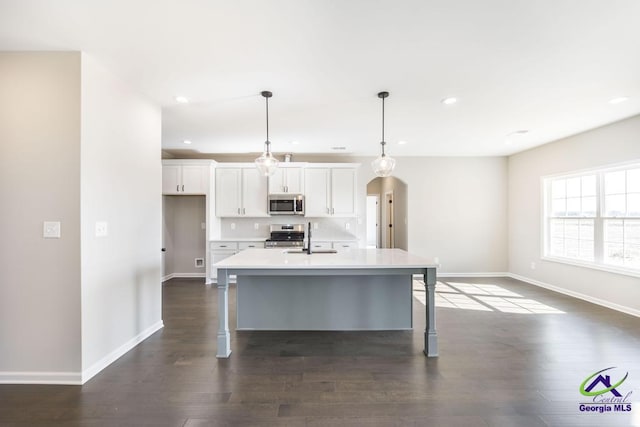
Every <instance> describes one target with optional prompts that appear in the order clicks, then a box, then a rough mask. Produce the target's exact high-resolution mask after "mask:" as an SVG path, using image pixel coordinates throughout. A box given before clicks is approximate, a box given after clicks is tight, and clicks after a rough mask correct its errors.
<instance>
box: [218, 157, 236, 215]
mask: <svg viewBox="0 0 640 427" xmlns="http://www.w3.org/2000/svg"><path fill="white" fill-rule="evenodd" d="M241 192H242V169H236V168H234V169H230V168H220V169H216V216H220V217H225V216H240V215H242V211H241V210H240V206H241V205H242V199H241V197H242V195H241Z"/></svg>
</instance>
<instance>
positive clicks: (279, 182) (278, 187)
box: [269, 168, 285, 194]
mask: <svg viewBox="0 0 640 427" xmlns="http://www.w3.org/2000/svg"><path fill="white" fill-rule="evenodd" d="M284 176H285V169H284V168H278V169H276V173H274V174H273V175H271V176H270V177H269V194H279V193H284V192H285V188H284V185H285V184H284V182H285V181H284V179H285V178H284Z"/></svg>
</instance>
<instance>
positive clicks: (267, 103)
mask: <svg viewBox="0 0 640 427" xmlns="http://www.w3.org/2000/svg"><path fill="white" fill-rule="evenodd" d="M264 99H265V101H266V105H267V141H266V142H265V144H266V145H267V153H269V145H270V142H269V97H265V98H264Z"/></svg>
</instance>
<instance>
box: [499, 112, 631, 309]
mask: <svg viewBox="0 0 640 427" xmlns="http://www.w3.org/2000/svg"><path fill="white" fill-rule="evenodd" d="M634 159H635V160H640V116H636V117H633V118H630V119H627V120H623V121H620V122H617V123H614V124H611V125H608V126H604V127H601V128H598V129H595V130H592V131H589V132H585V133H582V134H578V135H574V136H571V137H569V138H566V139H563V140H560V141H557V142H553V143H551V144H547V145H544V146H541V147H538V148H535V149H532V150H529V151H525V152H522V153H519V154H515V155H513V156H511V157H510V158H509V271H510V272H512V273H514V274H517V275H520V276H523V277H527V278H530V279H533V280H536V281H539V282H542V283H544V284H548V285H551V286H555V287H558V288H560V289H561V290H563V291H564V292H569V293H574V294H580V295H581V296H583V297H587V298H591V299H597V300H600V302H604V303H606V304H609V305H611V306H613V307H616V308H619V309H623V310H626V311H631V312H635V313H636V314H640V286H638V285H640V280H639V279H638V278H637V277H630V276H624V275H621V274H615V273H608V272H604V271H599V270H594V269H590V268H585V267H577V266H571V265H566V264H560V263H556V262H550V261H540V255H541V247H540V246H541V224H542V220H541V212H542V207H541V203H542V198H541V188H540V186H541V183H540V179H541V177H542V176H545V175H550V174H556V173H563V172H572V171H577V170H580V169H585V168H594V167H600V166H606V165H609V164H614V163H619V162H624V161H629V160H634ZM531 262H535V263H536V269H535V270H532V269H531V268H530V264H531Z"/></svg>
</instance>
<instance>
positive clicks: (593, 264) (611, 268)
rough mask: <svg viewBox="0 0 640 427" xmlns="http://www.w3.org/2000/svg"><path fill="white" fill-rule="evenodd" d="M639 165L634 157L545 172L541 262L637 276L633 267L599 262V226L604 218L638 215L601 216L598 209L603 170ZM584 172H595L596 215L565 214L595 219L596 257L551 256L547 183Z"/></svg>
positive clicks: (600, 259) (541, 178)
mask: <svg viewBox="0 0 640 427" xmlns="http://www.w3.org/2000/svg"><path fill="white" fill-rule="evenodd" d="M639 164H640V159H639V160H633V161H627V162H623V163H617V164H613V165H608V166H600V167H594V168H588V169H581V170H578V171H573V172H570V173H557V174H552V175H545V176H542V177H540V200H541V201H542V203H540V210H541V212H540V220H541V227H540V229H541V231H542V233H541V236H540V259H541V260H543V261H550V262H556V263H560V264H567V265H573V266H576V267H585V268H590V269H593V270H600V271H606V272H608V273H616V274H622V275H625V276H632V277H640V269H632V268H625V267H622V266H615V265H610V264H604V263H602V251H603V249H604V245H603V244H602V243H603V242H602V240H603V238H604V235H603V233H602V227H603V224H604V221H605V220H607V219H627V218H628V219H638V217H603V216H602V210H601V202H602V200H601V199H602V198H603V197H601V196H602V195H603V191H604V188H603V186H604V180H603V179H602V176H603V175H604V174H605V173H609V172H615V171H616V170H625V169H629V168H630V167H631V166H636V165H639ZM587 174H596V175H597V176H598V177H597V185H598V188H597V192H596V194H597V198H596V217H580V216H576V217H568V218H567V219H588V218H592V219H593V220H594V228H595V229H594V234H595V235H594V242H595V247H594V251H595V254H594V255H595V256H594V258H595V260H594V261H583V260H579V259H572V258H563V257H554V256H551V255H547V253H548V245H549V241H548V240H549V222H550V221H549V218H550V217H547V212H548V210H549V209H550V208H551V207H550V206H549V203H550V199H551V198H550V188H549V186H550V182H551V181H552V180H553V179H560V178H562V179H567V178H575V177H581V176H583V175H587Z"/></svg>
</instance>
